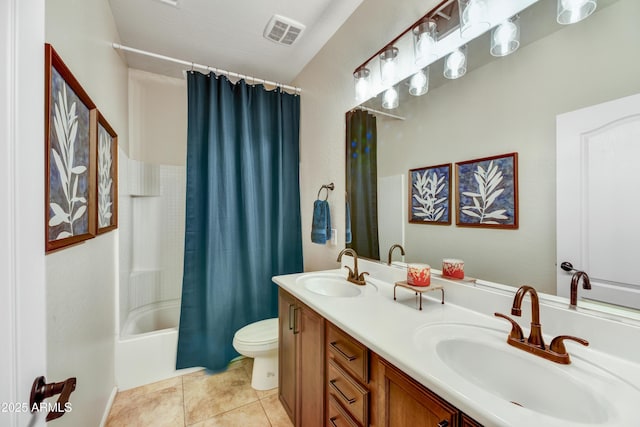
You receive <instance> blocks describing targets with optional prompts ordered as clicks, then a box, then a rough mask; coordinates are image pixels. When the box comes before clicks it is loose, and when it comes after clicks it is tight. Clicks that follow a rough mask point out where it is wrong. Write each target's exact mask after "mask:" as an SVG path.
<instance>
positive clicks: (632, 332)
mask: <svg viewBox="0 0 640 427" xmlns="http://www.w3.org/2000/svg"><path fill="white" fill-rule="evenodd" d="M345 258H347V257H345ZM348 262H350V261H349V260H347V261H346V263H348ZM361 270H362V271H368V272H370V273H371V276H369V277H371V278H370V279H369V278H367V283H366V285H364V286H356V285H354V284H351V283H348V282H347V281H346V280H345V278H346V270H344V269H343V270H331V271H324V272H317V273H302V274H293V275H286V276H277V277H274V279H273V280H274V282H275V283H277V284H278V285H279V286H280V289H279V316H280V347H279V352H280V353H279V355H280V362H279V366H280V368H279V369H280V391H279V392H280V400H281V402H282V403H283V405H284V407H285V409H286V410H287V412H288V414H289V416H290V417H291V419H292V421H294V424H295V425H296V426H305V427H307V426H315V425H317V426H320V425H324V426H329V427H333V426H367V425H371V426H403V425H411V426H420V425H424V426H450V427H453V426H478V425H485V426H513V425H518V426H540V425H545V426H563V427H565V426H585V425H603V426H605V425H606V426H616V425H617V426H628V425H633V424H634V423H635V422H636V411H635V406H636V403H635V402H637V401H638V399H640V360H638V359H639V358H640V355H634V353H637V352H634V348H636V347H637V344H634V342H635V343H637V342H639V339H640V323H639V322H637V321H634V320H629V321H621V320H620V319H613V318H609V319H605V318H602V317H601V316H594V315H592V314H590V313H589V312H588V310H582V309H581V308H580V307H579V308H578V310H569V309H568V308H567V307H566V306H562V305H557V306H556V305H554V304H553V303H552V302H548V301H546V300H544V301H542V302H541V304H540V323H541V324H542V333H543V336H544V340H545V342H547V343H550V342H551V339H552V338H553V337H555V336H557V335H566V334H571V335H574V336H579V337H581V338H584V339H586V340H588V341H589V342H590V346H589V347H583V346H582V345H580V344H574V343H572V342H569V343H567V345H566V349H567V350H568V352H569V354H570V355H571V360H572V363H571V364H568V365H561V364H558V363H554V362H552V361H549V360H545V359H543V358H541V357H537V356H535V355H533V354H530V352H527V351H522V350H521V349H518V348H514V347H513V346H510V345H508V344H507V337H508V335H509V333H510V329H511V325H510V324H509V323H508V322H506V321H504V319H500V318H497V317H494V312H500V313H509V310H510V308H511V306H512V302H513V295H514V294H513V290H511V291H510V293H509V291H505V292H499V291H498V290H496V289H491V288H486V287H483V286H482V281H479V283H478V284H470V283H460V282H455V281H445V280H442V281H441V284H443V286H444V288H445V304H441V300H440V297H439V293H433V298H432V297H431V296H430V294H431V293H425V294H424V296H423V297H422V298H423V310H422V311H420V310H418V302H417V300H416V296H415V295H414V294H413V293H412V292H409V291H407V290H402V291H398V295H397V300H396V301H394V299H393V283H395V282H396V281H399V280H402V279H403V278H404V277H403V276H405V275H406V270H405V269H402V268H397V267H393V266H391V267H388V266H385V265H382V264H378V263H374V262H367V261H361ZM436 275H437V273H436ZM438 280H439V279H438ZM529 306H530V303H529V298H528V297H525V300H524V303H523V304H522V309H523V313H522V317H520V318H515V320H516V321H517V322H518V323H519V324H520V325H521V326H522V329H523V330H524V332H525V333H528V331H529V322H530V320H531V317H530V316H531V311H530V308H529ZM616 343H617V344H616Z"/></svg>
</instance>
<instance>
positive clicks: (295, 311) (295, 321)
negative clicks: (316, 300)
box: [293, 307, 300, 335]
mask: <svg viewBox="0 0 640 427" xmlns="http://www.w3.org/2000/svg"><path fill="white" fill-rule="evenodd" d="M299 311H300V307H296V308H294V309H293V335H297V334H299V333H300V329H298V317H299V316H298V312H299Z"/></svg>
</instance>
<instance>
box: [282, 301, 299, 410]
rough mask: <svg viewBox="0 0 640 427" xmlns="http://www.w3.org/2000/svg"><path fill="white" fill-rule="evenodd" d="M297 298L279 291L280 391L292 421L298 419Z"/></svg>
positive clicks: (283, 404)
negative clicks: (295, 333) (295, 322)
mask: <svg viewBox="0 0 640 427" xmlns="http://www.w3.org/2000/svg"><path fill="white" fill-rule="evenodd" d="M296 309H297V306H296V301H295V299H294V298H293V297H292V296H291V295H289V294H288V293H287V292H285V291H283V290H282V289H280V291H279V292H278V318H279V319H280V320H279V332H278V387H279V388H278V393H279V397H280V402H282V406H283V407H284V410H285V412H286V413H287V415H289V418H290V419H291V421H292V422H294V423H295V419H296V391H297V390H296V383H297V381H296V336H295V335H294V333H293V332H294V326H295V325H294V321H295V311H296Z"/></svg>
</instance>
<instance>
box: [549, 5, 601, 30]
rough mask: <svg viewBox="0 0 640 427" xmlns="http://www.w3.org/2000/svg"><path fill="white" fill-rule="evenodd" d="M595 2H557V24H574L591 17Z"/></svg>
mask: <svg viewBox="0 0 640 427" xmlns="http://www.w3.org/2000/svg"><path fill="white" fill-rule="evenodd" d="M596 7H597V0H558V15H557V21H558V23H559V24H563V25H566V24H575V23H576V22H579V21H582V20H583V19H585V18H586V17H588V16H589V15H591V14H592V13H593V12H594V11H595V10H596Z"/></svg>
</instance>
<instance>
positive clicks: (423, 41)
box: [416, 33, 436, 58]
mask: <svg viewBox="0 0 640 427" xmlns="http://www.w3.org/2000/svg"><path fill="white" fill-rule="evenodd" d="M435 49H436V41H435V40H434V39H433V37H431V35H430V34H429V33H422V34H420V36H418V42H417V46H416V50H417V51H418V53H419V55H420V57H421V58H426V57H429V56H433V55H434V54H435Z"/></svg>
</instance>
